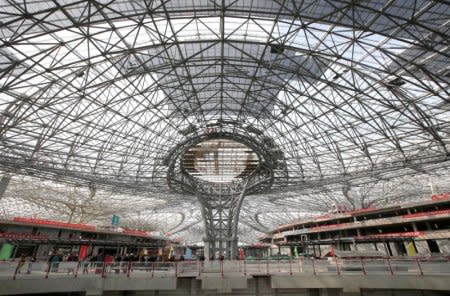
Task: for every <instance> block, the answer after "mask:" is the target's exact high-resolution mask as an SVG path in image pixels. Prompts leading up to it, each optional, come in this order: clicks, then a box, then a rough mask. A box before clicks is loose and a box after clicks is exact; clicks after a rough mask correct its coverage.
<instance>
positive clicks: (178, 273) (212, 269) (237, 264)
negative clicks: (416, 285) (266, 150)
mask: <svg viewBox="0 0 450 296" xmlns="http://www.w3.org/2000/svg"><path fill="white" fill-rule="evenodd" d="M437 259H441V260H437ZM308 261H310V262H308ZM297 266H298V268H297ZM229 273H242V274H243V275H266V276H270V275H281V274H286V275H293V274H312V275H324V274H327V275H333V274H334V275H337V276H341V275H373V274H385V275H391V276H393V275H404V274H414V275H418V276H423V275H435V274H445V275H448V274H450V261H449V260H448V259H447V258H446V257H440V258H429V257H427V258H424V257H408V258H406V257H389V258H347V259H341V258H336V257H335V258H328V259H315V258H300V259H289V260H225V261H220V260H217V261H206V262H203V261H177V262H172V261H170V262H164V261H155V262H143V261H136V262H129V261H126V262H87V261H80V262H44V261H37V262H23V261H22V262H14V261H0V277H6V278H9V277H10V278H11V279H13V280H15V279H20V278H28V277H33V278H36V277H38V278H44V279H47V278H54V277H61V276H66V277H74V278H77V277H86V276H98V277H113V276H124V277H142V276H144V277H149V278H153V277H188V276H195V277H197V276H201V275H203V274H215V275H217V276H225V275H227V274H229Z"/></svg>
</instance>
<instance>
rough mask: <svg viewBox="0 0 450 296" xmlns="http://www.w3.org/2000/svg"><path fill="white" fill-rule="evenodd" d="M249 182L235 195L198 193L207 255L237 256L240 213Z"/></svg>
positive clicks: (208, 256) (229, 257)
mask: <svg viewBox="0 0 450 296" xmlns="http://www.w3.org/2000/svg"><path fill="white" fill-rule="evenodd" d="M246 187H247V182H245V183H244V184H243V186H242V187H241V192H240V193H237V194H234V195H225V196H222V195H219V196H217V195H207V194H204V193H203V194H200V193H198V194H197V197H198V200H199V202H200V205H201V209H202V216H203V221H204V224H205V234H206V236H205V238H204V242H205V257H206V258H210V257H213V256H214V257H215V258H217V257H219V256H222V255H223V256H224V258H225V259H234V258H236V256H237V243H238V236H237V230H238V223H239V213H240V209H241V206H242V202H243V200H244V197H245V191H246Z"/></svg>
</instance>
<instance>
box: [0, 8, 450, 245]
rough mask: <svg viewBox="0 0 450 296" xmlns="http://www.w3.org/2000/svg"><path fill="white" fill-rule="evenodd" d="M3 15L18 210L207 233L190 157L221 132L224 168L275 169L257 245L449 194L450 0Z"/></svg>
mask: <svg viewBox="0 0 450 296" xmlns="http://www.w3.org/2000/svg"><path fill="white" fill-rule="evenodd" d="M0 20H1V23H0V71H1V72H0V151H1V155H0V170H1V171H2V172H3V175H4V176H6V177H4V178H10V177H9V176H13V177H12V179H11V182H9V185H8V188H6V186H4V187H5V188H6V189H4V190H3V191H5V192H4V194H3V197H2V204H3V205H2V206H3V211H4V213H3V214H4V215H21V214H22V215H32V214H36V213H39V214H41V215H44V216H45V215H47V216H49V217H60V218H61V219H75V218H74V217H77V219H78V218H79V219H80V220H82V221H85V222H86V221H87V222H89V221H94V222H95V221H97V222H98V221H102V219H103V218H104V219H106V217H108V216H109V215H111V214H112V213H117V212H119V213H120V214H121V215H122V216H123V217H128V218H129V220H128V221H129V223H131V224H133V223H134V225H138V226H144V224H145V225H147V226H148V225H150V224H151V227H153V228H158V227H160V228H161V229H163V230H164V231H171V232H175V233H179V234H183V235H192V233H191V234H188V233H189V231H197V232H201V226H200V225H201V223H200V222H201V214H200V210H199V209H198V204H197V199H196V197H195V192H194V191H195V190H197V189H198V188H197V187H196V186H200V187H201V186H204V185H193V183H192V182H191V181H189V180H190V179H189V178H190V177H189V176H185V175H183V177H180V176H181V175H180V174H181V173H182V172H183V162H185V161H186V159H187V158H186V157H185V158H184V160H181V161H180V158H181V159H183V157H182V156H183V155H185V154H184V153H185V152H186V151H189V149H191V151H192V149H193V147H197V146H198V145H201V143H202V142H203V143H204V142H206V141H219V142H220V139H223V141H225V142H227V141H228V142H230V143H231V142H233V141H235V142H236V143H238V144H233V145H234V146H233V145H231V146H232V148H230V149H232V150H233V149H234V150H233V151H232V152H214V153H216V154H215V155H216V159H218V158H217V157H218V156H217V155H224V156H223V157H222V156H220V157H222V159H231V158H233V157H234V156H233V155H237V154H239V153H241V154H240V155H241V156H239V157H241V158H242V159H245V157H247V154H245V153H247V152H245V150H246V149H249V150H251V151H254V152H255V155H257V156H258V161H255V159H256V158H255V157H253V156H252V157H253V158H252V159H253V160H252V161H253V162H252V166H251V167H248V166H247V168H246V167H245V165H244V164H242V162H241V163H240V164H236V165H235V166H236V167H239V168H240V171H237V169H236V167H233V170H232V171H233V172H235V171H236V172H237V173H233V177H235V178H238V179H239V178H240V179H245V178H246V177H247V176H249V175H251V174H253V173H251V172H254V171H257V169H256V168H257V167H258V168H259V167H264V170H263V171H261V173H260V179H258V183H257V185H255V187H254V188H252V191H249V196H247V197H246V198H245V201H244V203H243V207H242V211H241V220H240V229H241V232H242V233H245V235H246V236H243V235H241V238H243V239H244V240H245V239H247V240H249V241H250V240H252V239H253V238H254V237H255V235H256V234H257V233H258V232H264V231H266V230H267V229H268V228H269V227H273V226H274V225H275V224H277V223H282V222H287V220H289V219H293V218H296V217H303V216H305V215H311V214H312V213H319V212H321V211H326V210H327V207H329V205H330V203H346V204H347V205H348V206H349V207H360V206H367V205H368V204H378V205H383V204H385V203H386V202H397V201H405V200H406V201H407V200H410V199H414V198H421V197H424V196H427V195H429V194H431V193H432V192H433V191H435V190H448V187H450V185H449V184H450V183H449V182H448V181H449V179H450V173H449V167H450V162H449V158H450V153H449V150H450V96H449V89H450V84H449V83H450V62H449V61H450V60H449V56H450V50H449V45H450V42H449V35H450V32H449V30H450V3H449V2H448V1H426V0H414V1H412V0H391V1H381V0H376V1H363V0H361V1H350V0H348V1H347V0H342V1H330V0H303V1H291V0H270V1H269V0H259V1H244V0H234V1H231V0H222V1H219V0H196V1H181V0H172V1H170V0H169V1H162V0H155V1H150V0H146V1H124V0H96V1H94V0H89V1H70V0H53V1H40V0H33V1H13V0H1V1H0ZM214 139H216V140H214ZM217 139H219V140H217ZM196 145H197V146H196ZM217 145H219V144H217ZM221 145H222V144H221ZM229 145H230V144H229ZM239 145H243V147H244V148H242V147H241V146H239ZM233 147H234V148H233ZM239 149H240V150H239ZM238 150H239V151H241V152H236V151H238ZM223 151H225V150H223ZM230 151H231V150H230ZM242 151H244V152H242ZM202 153H203V152H202ZM208 153H209V152H208ZM220 153H222V154H220ZM227 153H228V154H227ZM230 153H231V154H230ZM233 153H234V154H233ZM236 153H237V154H236ZM244 154H245V155H244ZM230 155H231V156H230ZM199 157H200V156H199ZM201 157H204V159H209V158H208V157H207V156H205V155H204V154H202V156H201ZM199 159H200V158H199ZM189 161H191V162H192V161H197V160H192V159H189ZM198 161H199V163H200V160H198ZM201 161H204V160H201ZM200 167H201V166H200V165H199V167H198V168H199V169H198V170H202V171H203V172H204V174H209V172H211V171H214V168H208V167H202V168H201V169H200ZM216 167H219V166H218V165H216ZM220 168H221V169H220V170H218V169H217V170H216V173H217V172H222V171H225V169H224V168H223V167H220ZM189 170H190V172H191V173H192V175H198V174H200V173H199V172H198V170H197V169H196V168H195V166H194V165H192V167H191V168H190V169H189ZM189 170H188V175H189ZM241 171H245V172H246V173H245V174H243V173H242V172H241ZM184 172H186V170H184ZM239 174H240V175H239ZM20 176H22V177H20ZM262 176H264V177H262ZM191 177H193V176H191ZM186 178H188V179H189V180H187V179H186ZM193 178H194V179H195V178H196V177H195V176H194V177H193ZM215 178H216V177H208V176H206V177H205V178H204V179H205V180H216V179H215ZM4 180H5V181H4V183H5V184H7V183H8V182H7V181H6V179H4ZM8 180H9V179H8ZM213 183H214V182H213ZM429 183H432V184H431V186H430V184H429ZM433 186H434V187H433ZM74 188H75V189H74ZM196 188H197V189H196ZM221 188H222V187H221ZM433 188H434V189H433ZM211 190H216V189H214V188H213V189H211ZM220 190H222V189H220ZM228 190H230V189H228ZM0 192H2V191H1V190H0ZM36 192H41V193H39V194H37V193H36ZM42 192H45V193H42ZM0 196H1V194H0ZM56 204H58V206H52V205H56ZM61 205H63V206H61ZM62 208H64V209H66V208H67V209H69V210H61V209H62ZM89 210H90V215H88V214H86V212H89ZM136 213H138V214H136ZM102 217H103V218H102ZM125 221H127V220H126V219H125ZM149 221H153V222H149ZM99 223H100V222H99ZM152 223H153V224H152ZM199 223H200V224H199ZM149 227H150V226H149ZM250 228H251V229H252V230H256V232H252V231H249V229H250Z"/></svg>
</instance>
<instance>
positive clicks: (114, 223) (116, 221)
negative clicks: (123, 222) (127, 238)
mask: <svg viewBox="0 0 450 296" xmlns="http://www.w3.org/2000/svg"><path fill="white" fill-rule="evenodd" d="M111 224H112V225H113V226H117V225H119V216H117V215H113V216H112V220H111Z"/></svg>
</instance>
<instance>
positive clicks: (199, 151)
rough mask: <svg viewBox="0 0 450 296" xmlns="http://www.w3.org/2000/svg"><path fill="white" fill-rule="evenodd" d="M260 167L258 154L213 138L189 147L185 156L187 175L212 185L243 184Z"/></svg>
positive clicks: (235, 143)
mask: <svg viewBox="0 0 450 296" xmlns="http://www.w3.org/2000/svg"><path fill="white" fill-rule="evenodd" d="M258 165H259V158H258V155H257V154H256V153H255V152H254V151H253V150H252V149H251V148H250V147H248V146H247V145H245V144H243V143H240V142H237V141H234V140H231V139H212V140H207V141H204V142H200V143H198V144H196V145H194V146H192V147H191V148H189V149H188V150H187V151H186V152H185V153H184V155H183V157H182V167H183V169H184V170H185V172H186V173H188V174H189V175H191V176H193V177H195V178H198V179H200V180H203V181H207V182H211V183H232V182H239V181H241V180H242V179H245V178H246V177H248V176H249V175H250V174H251V173H252V172H253V171H254V170H255V169H256V168H257V167H258Z"/></svg>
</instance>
